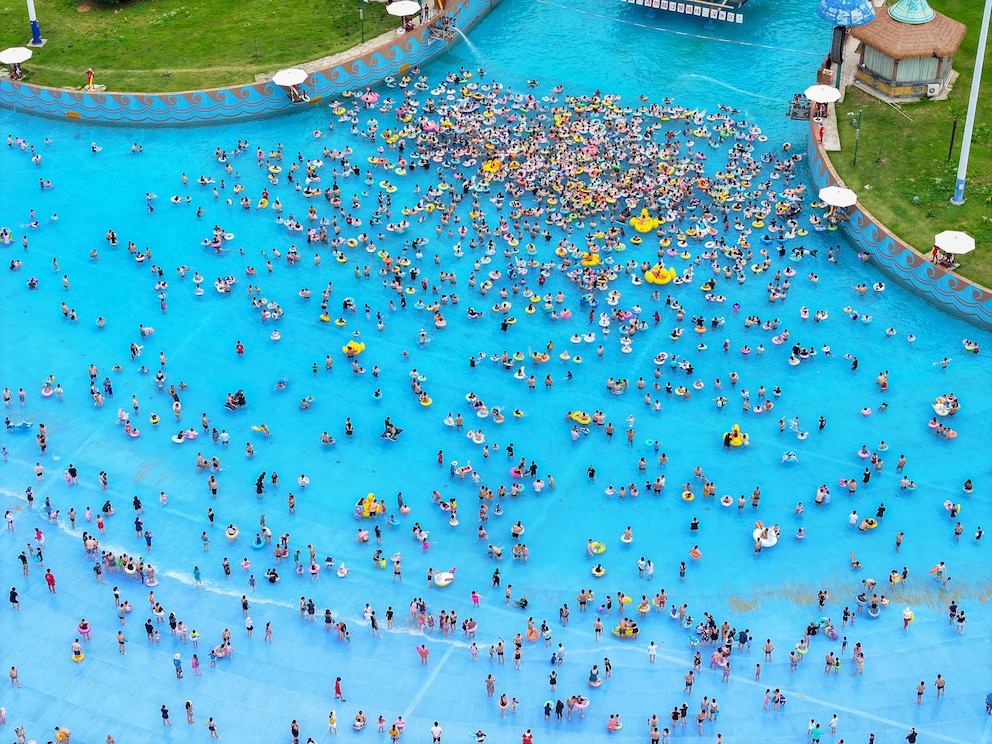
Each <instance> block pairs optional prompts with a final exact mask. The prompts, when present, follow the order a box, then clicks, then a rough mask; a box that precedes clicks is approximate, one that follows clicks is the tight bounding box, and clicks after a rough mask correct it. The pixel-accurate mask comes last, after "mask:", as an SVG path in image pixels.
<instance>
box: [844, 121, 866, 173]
mask: <svg viewBox="0 0 992 744" xmlns="http://www.w3.org/2000/svg"><path fill="white" fill-rule="evenodd" d="M862 113H863V111H862V110H859V111H858V113H854V112H853V111H848V112H847V115H848V116H850V117H851V126H852V127H854V129H855V132H854V167H855V168H857V167H858V145H860V144H861V114H862Z"/></svg>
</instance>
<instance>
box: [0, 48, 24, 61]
mask: <svg viewBox="0 0 992 744" xmlns="http://www.w3.org/2000/svg"><path fill="white" fill-rule="evenodd" d="M29 59H31V50H30V49H28V48H27V47H10V48H9V49H4V50H3V51H2V52H0V64H3V65H19V64H21V63H22V62H27V61H28V60H29Z"/></svg>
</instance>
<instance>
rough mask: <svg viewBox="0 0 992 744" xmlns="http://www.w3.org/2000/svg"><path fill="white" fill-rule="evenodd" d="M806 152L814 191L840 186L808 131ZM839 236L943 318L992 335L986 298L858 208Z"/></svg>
mask: <svg viewBox="0 0 992 744" xmlns="http://www.w3.org/2000/svg"><path fill="white" fill-rule="evenodd" d="M812 126H813V124H812V122H811V123H810V127H811V129H810V134H809V138H808V142H809V145H808V146H807V156H808V157H807V161H808V163H809V169H810V174H811V175H812V177H813V183H814V184H815V185H816V187H817V188H818V189H819V188H822V187H823V186H832V185H841V186H843V182H842V181H841V179H840V176H838V175H837V171H835V170H834V168H833V165H832V164H831V163H830V160H829V159H828V158H827V155H826V153H825V151H824V150H823V147H822V146H821V145H820V144H819V142H818V141H817V137H816V132H814V131H813V130H812ZM841 230H843V231H844V232H845V233H846V234H847V236H848V237H849V238H850V239H851V240H852V241H853V242H854V243H855V244H856V245H858V246H859V247H860V248H861V249H862V250H864V251H865V252H867V253H869V254H871V261H872V262H874V263H875V264H876V265H878V266H879V267H880V268H881V269H882V270H883V271H885V272H886V273H887V274H889V275H891V276H892V277H893V278H895V279H896V280H898V281H900V282H901V283H902V284H904V285H905V286H907V287H909V288H910V289H911V290H913V291H914V292H916V293H917V294H919V295H922V296H923V297H924V298H926V299H927V300H929V301H931V302H934V303H936V304H939V305H940V306H941V307H943V308H945V309H946V310H947V311H948V312H951V313H953V314H955V315H959V316H961V317H962V318H964V319H966V320H969V321H971V322H973V323H975V324H976V325H980V326H982V327H983V328H985V329H992V292H990V291H989V290H988V289H987V288H986V287H983V286H981V285H978V284H974V283H972V282H970V281H969V280H967V279H965V278H964V277H963V276H960V275H959V274H956V273H955V272H953V271H948V270H947V269H942V268H940V267H939V266H936V265H935V264H932V263H930V261H929V260H928V259H927V257H926V256H924V255H922V254H921V253H920V252H919V251H917V250H916V249H914V248H913V247H912V246H910V245H908V244H907V243H905V242H903V241H902V240H900V239H899V238H898V237H896V236H895V235H893V234H892V233H891V232H890V231H889V229H888V228H887V227H885V225H883V224H881V223H880V222H878V221H877V220H876V219H875V217H874V216H872V214H871V212H869V211H868V210H866V209H865V208H864V207H862V206H861V205H860V204H858V205H857V206H855V207H854V211H853V213H852V214H851V218H850V219H849V220H847V221H846V222H843V223H841Z"/></svg>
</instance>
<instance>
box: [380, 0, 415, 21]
mask: <svg viewBox="0 0 992 744" xmlns="http://www.w3.org/2000/svg"><path fill="white" fill-rule="evenodd" d="M386 12H387V13H389V15H391V16H400V17H403V16H412V15H416V14H417V13H419V12H420V3H418V2H417V1H416V0H396V2H392V3H390V4H389V5H387V6H386Z"/></svg>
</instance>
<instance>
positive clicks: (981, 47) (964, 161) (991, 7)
mask: <svg viewBox="0 0 992 744" xmlns="http://www.w3.org/2000/svg"><path fill="white" fill-rule="evenodd" d="M990 16H992V0H985V12H984V14H983V15H982V30H981V31H980V32H979V36H978V55H977V56H976V58H975V76H974V77H973V78H972V79H971V95H970V97H969V98H968V115H967V117H965V120H964V137H963V141H962V142H961V157H960V159H959V160H958V180H957V181H956V182H955V184H954V196H952V197H951V204H964V185H965V182H966V181H967V178H968V156H969V155H970V154H971V130H972V129H973V128H974V126H975V110H976V109H977V108H978V91H979V89H980V88H981V87H982V65H983V64H984V62H985V45H986V44H987V43H988V38H989V17H990Z"/></svg>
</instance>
